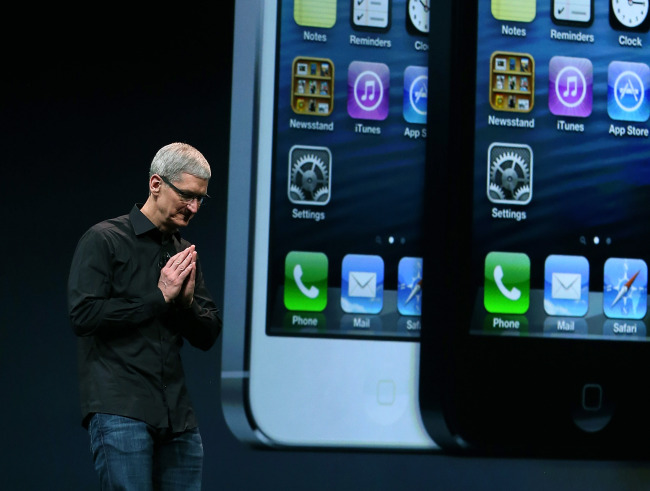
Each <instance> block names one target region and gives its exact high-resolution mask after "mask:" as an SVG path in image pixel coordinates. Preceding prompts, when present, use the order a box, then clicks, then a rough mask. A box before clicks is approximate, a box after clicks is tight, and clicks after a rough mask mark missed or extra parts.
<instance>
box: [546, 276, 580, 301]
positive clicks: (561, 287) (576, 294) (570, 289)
mask: <svg viewBox="0 0 650 491" xmlns="http://www.w3.org/2000/svg"><path fill="white" fill-rule="evenodd" d="M581 280H582V277H581V275H580V274H579V273H555V272H554V273H553V275H552V285H551V296H552V297H553V298H562V299H566V300H580V296H581Z"/></svg>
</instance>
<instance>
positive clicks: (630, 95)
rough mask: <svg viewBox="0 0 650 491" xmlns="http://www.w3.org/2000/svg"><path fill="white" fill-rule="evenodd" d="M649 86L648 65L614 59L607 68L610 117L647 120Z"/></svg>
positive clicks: (649, 102) (649, 106)
mask: <svg viewBox="0 0 650 491" xmlns="http://www.w3.org/2000/svg"><path fill="white" fill-rule="evenodd" d="M649 87H650V68H648V65H646V64H645V63H631V62H625V61H612V62H611V63H610V64H609V67H608V69H607V113H608V114H609V117H610V118H612V119H616V120H619V121H637V122H644V121H647V120H648V117H649V116H650V100H648V97H649V96H650V94H649V93H648V91H649Z"/></svg>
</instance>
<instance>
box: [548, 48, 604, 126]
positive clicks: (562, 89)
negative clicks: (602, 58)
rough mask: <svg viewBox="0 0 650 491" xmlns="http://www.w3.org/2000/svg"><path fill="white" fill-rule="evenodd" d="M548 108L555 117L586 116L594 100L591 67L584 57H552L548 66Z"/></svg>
mask: <svg viewBox="0 0 650 491" xmlns="http://www.w3.org/2000/svg"><path fill="white" fill-rule="evenodd" d="M548 74H549V79H548V108H549V110H550V111H551V113H553V114H555V115H556V116H574V117H579V118H586V117H587V116H589V115H590V114H591V107H592V103H593V83H594V69H593V65H592V64H591V61H589V60H588V59H587V58H571V57H568V56H554V57H553V58H551V61H550V62H549V65H548Z"/></svg>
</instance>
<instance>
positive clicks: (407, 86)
mask: <svg viewBox="0 0 650 491" xmlns="http://www.w3.org/2000/svg"><path fill="white" fill-rule="evenodd" d="M428 100H429V70H428V68H427V67H425V66H407V67H406V70H404V104H403V106H404V107H403V114H404V119H405V120H406V121H408V122H409V123H420V124H425V123H426V122H427V102H428Z"/></svg>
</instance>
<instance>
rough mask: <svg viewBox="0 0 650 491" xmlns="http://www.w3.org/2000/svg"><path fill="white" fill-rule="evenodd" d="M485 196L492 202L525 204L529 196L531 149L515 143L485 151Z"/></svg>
mask: <svg viewBox="0 0 650 491" xmlns="http://www.w3.org/2000/svg"><path fill="white" fill-rule="evenodd" d="M487 160H488V162H487V164H488V179H487V196H488V199H489V200H490V201H492V203H503V204H511V205H526V204H528V203H530V200H531V198H532V197H533V150H532V149H531V148H530V147H529V146H528V145H521V144H517V143H493V144H492V145H490V148H489V149H488V159H487Z"/></svg>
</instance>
